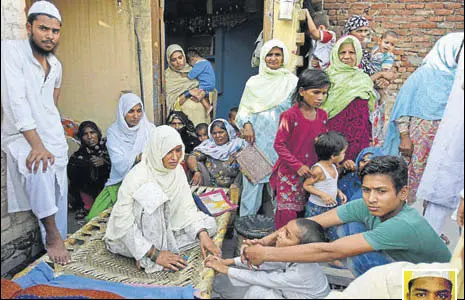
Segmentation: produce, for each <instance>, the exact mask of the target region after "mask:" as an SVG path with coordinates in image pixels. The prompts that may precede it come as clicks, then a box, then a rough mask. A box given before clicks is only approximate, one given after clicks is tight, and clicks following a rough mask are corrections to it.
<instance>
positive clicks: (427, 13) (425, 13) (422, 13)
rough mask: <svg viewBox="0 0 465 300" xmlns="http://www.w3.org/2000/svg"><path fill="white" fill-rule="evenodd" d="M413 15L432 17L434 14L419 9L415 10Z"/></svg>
mask: <svg viewBox="0 0 465 300" xmlns="http://www.w3.org/2000/svg"><path fill="white" fill-rule="evenodd" d="M414 14H415V15H418V16H434V13H433V11H432V10H421V9H420V10H415V11H414Z"/></svg>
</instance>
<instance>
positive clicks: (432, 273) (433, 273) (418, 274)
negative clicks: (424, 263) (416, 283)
mask: <svg viewBox="0 0 465 300" xmlns="http://www.w3.org/2000/svg"><path fill="white" fill-rule="evenodd" d="M422 277H439V278H444V279H446V280H449V281H451V278H450V272H449V271H440V270H416V271H413V272H412V278H411V279H410V280H413V279H417V278H422Z"/></svg>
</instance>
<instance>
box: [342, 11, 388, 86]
mask: <svg viewBox="0 0 465 300" xmlns="http://www.w3.org/2000/svg"><path fill="white" fill-rule="evenodd" d="M369 25H370V23H369V22H368V20H367V19H366V18H364V17H362V16H358V15H353V16H352V17H350V19H349V20H348V21H347V22H346V24H345V25H344V30H343V33H342V34H343V36H346V35H351V36H354V37H356V38H357V39H358V40H359V42H360V44H361V45H362V49H363V55H362V59H361V61H360V64H359V66H360V68H361V69H362V70H363V72H365V73H366V74H368V75H370V77H371V79H373V81H378V80H379V79H380V78H384V81H379V82H380V85H381V87H382V88H384V87H387V86H388V85H389V81H390V80H393V79H394V78H395V75H394V74H393V73H391V72H377V71H378V70H377V68H376V67H375V66H374V63H373V62H372V57H371V51H370V50H369V49H367V47H368V43H369V42H370V38H369V36H370V28H369V27H368V26H369Z"/></svg>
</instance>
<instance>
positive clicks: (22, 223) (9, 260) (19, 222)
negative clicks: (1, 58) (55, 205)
mask: <svg viewBox="0 0 465 300" xmlns="http://www.w3.org/2000/svg"><path fill="white" fill-rule="evenodd" d="M24 6H25V4H24V1H23V0H2V1H1V15H2V19H1V28H2V29H1V32H2V40H6V39H23V38H25V37H26V30H25V24H26V15H25V13H24ZM1 159H2V169H1V214H2V215H1V218H2V227H1V236H2V238H1V248H2V251H1V276H2V277H3V276H7V275H8V273H14V272H16V271H18V269H16V270H15V268H17V267H18V266H19V268H21V265H23V264H24V263H28V262H30V261H31V258H32V257H34V256H36V255H37V254H39V253H40V252H41V251H42V250H43V247H42V243H41V242H40V233H39V226H38V223H37V219H36V218H35V217H34V216H33V215H32V214H31V213H30V212H21V213H16V214H8V203H7V196H6V195H7V194H6V155H5V153H3V152H2V157H1Z"/></svg>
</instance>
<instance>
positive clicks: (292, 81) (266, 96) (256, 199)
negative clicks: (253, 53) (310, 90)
mask: <svg viewBox="0 0 465 300" xmlns="http://www.w3.org/2000/svg"><path fill="white" fill-rule="evenodd" d="M288 62H289V52H288V50H287V48H286V46H285V45H284V43H283V42H281V41H279V40H270V41H268V42H266V43H265V44H264V45H263V47H262V50H261V52H260V67H259V73H258V75H255V76H252V77H251V78H250V79H249V80H248V81H247V83H246V85H245V89H244V93H243V95H242V99H241V102H240V105H239V111H238V112H237V116H236V123H237V126H238V127H239V128H243V137H244V139H245V140H247V141H248V142H249V143H251V144H254V143H256V145H257V147H258V148H259V149H260V150H261V151H262V152H263V153H264V154H265V156H266V157H267V158H268V160H269V161H270V162H272V163H273V164H274V163H276V161H277V160H278V154H277V153H276V151H275V149H274V148H273V144H274V140H275V137H276V133H277V132H278V126H279V117H280V115H281V113H282V112H284V111H286V110H287V109H289V108H290V107H291V106H292V103H291V100H290V97H289V95H290V94H291V93H292V92H293V91H294V90H295V88H296V86H297V81H298V78H297V76H295V75H294V74H292V73H291V71H289V70H288V69H286V66H287V64H288ZM269 181H270V176H267V177H266V178H264V179H263V180H262V181H260V182H259V183H257V184H252V183H251V182H250V181H249V180H248V179H247V178H246V177H245V176H243V190H242V195H241V207H240V216H247V215H255V214H257V212H258V210H259V208H260V206H261V204H262V194H263V188H264V187H265V185H267V188H268V189H269V190H271V188H269Z"/></svg>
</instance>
